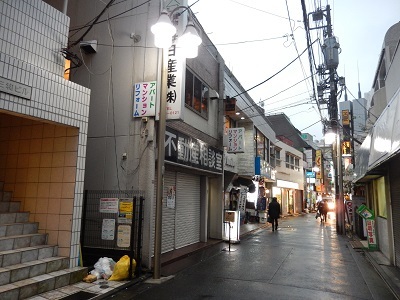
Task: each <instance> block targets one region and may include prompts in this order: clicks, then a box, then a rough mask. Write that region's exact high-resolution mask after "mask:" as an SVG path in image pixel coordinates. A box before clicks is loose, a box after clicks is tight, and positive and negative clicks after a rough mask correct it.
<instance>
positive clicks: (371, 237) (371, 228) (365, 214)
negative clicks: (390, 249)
mask: <svg viewBox="0 0 400 300" xmlns="http://www.w3.org/2000/svg"><path fill="white" fill-rule="evenodd" d="M357 213H358V214H359V215H360V216H361V217H362V218H363V219H365V225H366V226H367V228H366V229H367V240H368V249H369V250H377V249H378V243H377V238H376V234H375V213H374V211H373V210H371V209H369V208H368V207H366V206H365V205H364V204H363V205H360V207H359V208H358V209H357Z"/></svg>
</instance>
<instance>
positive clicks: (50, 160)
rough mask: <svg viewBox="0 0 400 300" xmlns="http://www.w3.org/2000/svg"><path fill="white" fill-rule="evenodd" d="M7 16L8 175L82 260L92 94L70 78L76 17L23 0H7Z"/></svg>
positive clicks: (41, 224) (56, 240) (37, 218)
mask: <svg viewBox="0 0 400 300" xmlns="http://www.w3.org/2000/svg"><path fill="white" fill-rule="evenodd" d="M0 18H1V19H2V20H3V25H2V41H1V51H0V70H1V71H0V140H1V147H0V151H1V153H0V182H2V183H3V184H2V186H3V190H4V191H5V192H8V193H11V200H12V201H17V202H20V203H21V206H20V208H21V210H22V211H25V212H27V213H29V221H30V222H38V230H39V232H41V233H45V234H46V235H47V241H48V243H50V244H55V245H58V246H59V250H58V255H60V256H66V257H69V265H70V267H75V266H77V265H78V260H79V243H80V228H81V216H82V202H83V192H84V187H83V186H84V177H85V162H86V145H87V144H86V142H87V130H88V117H89V104H90V96H91V94H90V90H89V89H88V88H86V87H83V86H82V85H79V84H77V83H73V82H71V81H68V80H65V79H64V70H65V57H64V54H65V53H64V52H63V49H65V48H66V47H67V44H68V30H69V19H68V17H67V16H65V15H64V14H62V13H61V12H59V11H58V10H56V9H55V8H53V7H51V6H49V5H48V4H46V3H44V2H42V1H33V2H32V1H23V0H19V1H1V2H0ZM16 29H18V30H16Z"/></svg>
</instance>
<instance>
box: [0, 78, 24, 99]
mask: <svg viewBox="0 0 400 300" xmlns="http://www.w3.org/2000/svg"><path fill="white" fill-rule="evenodd" d="M0 92H4V93H7V94H11V95H14V96H17V97H21V98H24V99H28V100H30V99H31V96H32V87H30V86H27V85H25V84H22V83H19V82H16V81H13V80H9V79H6V78H4V77H0Z"/></svg>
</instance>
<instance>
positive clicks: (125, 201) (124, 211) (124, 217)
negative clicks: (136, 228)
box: [118, 198, 133, 224]
mask: <svg viewBox="0 0 400 300" xmlns="http://www.w3.org/2000/svg"><path fill="white" fill-rule="evenodd" d="M132 219H133V198H121V199H119V211H118V223H120V224H121V223H123V224H132Z"/></svg>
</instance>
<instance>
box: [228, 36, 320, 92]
mask: <svg viewBox="0 0 400 300" xmlns="http://www.w3.org/2000/svg"><path fill="white" fill-rule="evenodd" d="M315 42H316V41H314V42H313V44H314V43H315ZM311 45H312V44H311ZM307 49H308V47H307V48H306V49H304V50H303V52H301V54H300V55H299V56H297V57H296V58H295V59H293V60H292V61H291V62H290V63H288V64H287V65H286V66H284V67H283V68H282V69H280V70H279V71H278V72H276V73H275V74H273V75H272V76H270V77H268V78H267V79H265V80H264V81H262V82H260V83H259V84H256V85H255V86H253V87H251V88H249V89H247V90H245V91H243V92H241V93H239V94H237V95H235V96H232V98H235V97H237V96H239V95H241V94H244V93H247V92H249V91H251V90H252V89H254V88H256V87H258V86H260V85H262V84H264V83H266V82H267V81H269V80H270V79H272V78H274V77H275V76H276V75H278V74H279V73H281V72H282V71H283V70H285V69H286V68H287V67H289V66H290V65H291V64H292V63H294V62H295V61H296V60H297V59H299V57H300V56H301V55H302V54H303V53H304V52H306V51H307Z"/></svg>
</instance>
